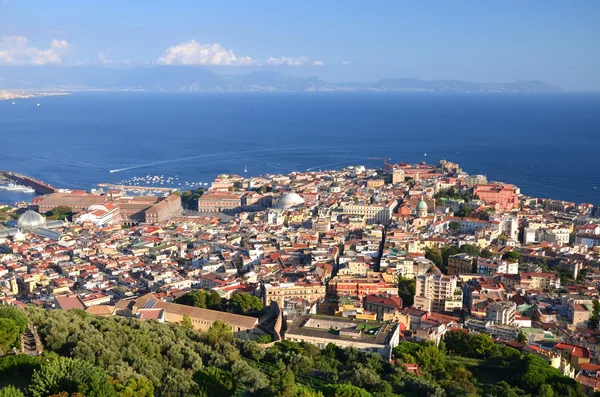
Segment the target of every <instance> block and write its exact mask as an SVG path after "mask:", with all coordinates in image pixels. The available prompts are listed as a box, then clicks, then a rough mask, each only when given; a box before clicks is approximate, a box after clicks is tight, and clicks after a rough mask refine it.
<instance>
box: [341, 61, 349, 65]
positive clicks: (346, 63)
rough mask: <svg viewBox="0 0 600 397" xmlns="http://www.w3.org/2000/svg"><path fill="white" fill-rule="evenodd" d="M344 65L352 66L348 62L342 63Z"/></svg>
mask: <svg viewBox="0 0 600 397" xmlns="http://www.w3.org/2000/svg"><path fill="white" fill-rule="evenodd" d="M342 65H350V62H348V61H342Z"/></svg>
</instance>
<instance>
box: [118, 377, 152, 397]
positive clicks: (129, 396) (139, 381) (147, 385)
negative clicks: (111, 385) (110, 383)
mask: <svg viewBox="0 0 600 397" xmlns="http://www.w3.org/2000/svg"><path fill="white" fill-rule="evenodd" d="M115 388H116V390H117V395H118V397H154V385H153V384H152V382H150V380H148V379H147V378H145V377H143V376H137V377H134V378H131V379H129V380H128V381H127V383H125V384H124V385H122V384H117V385H116V386H115Z"/></svg>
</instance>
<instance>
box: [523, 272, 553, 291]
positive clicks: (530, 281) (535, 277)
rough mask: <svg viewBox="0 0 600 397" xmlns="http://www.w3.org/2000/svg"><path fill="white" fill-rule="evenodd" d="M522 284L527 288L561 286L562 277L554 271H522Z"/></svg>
mask: <svg viewBox="0 0 600 397" xmlns="http://www.w3.org/2000/svg"><path fill="white" fill-rule="evenodd" d="M521 285H523V286H524V287H525V288H527V289H540V290H547V289H549V288H560V278H558V277H557V276H556V274H554V273H530V272H522V273H521Z"/></svg>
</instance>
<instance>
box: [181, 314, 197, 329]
mask: <svg viewBox="0 0 600 397" xmlns="http://www.w3.org/2000/svg"><path fill="white" fill-rule="evenodd" d="M181 326H182V327H183V328H185V329H194V325H193V324H192V319H191V318H190V316H188V315H187V314H184V315H183V320H181Z"/></svg>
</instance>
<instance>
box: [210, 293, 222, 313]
mask: <svg viewBox="0 0 600 397" xmlns="http://www.w3.org/2000/svg"><path fill="white" fill-rule="evenodd" d="M221 303H222V299H221V295H219V293H218V292H217V291H211V293H210V295H209V296H208V298H207V299H206V306H207V307H208V308H209V309H212V310H221Z"/></svg>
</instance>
